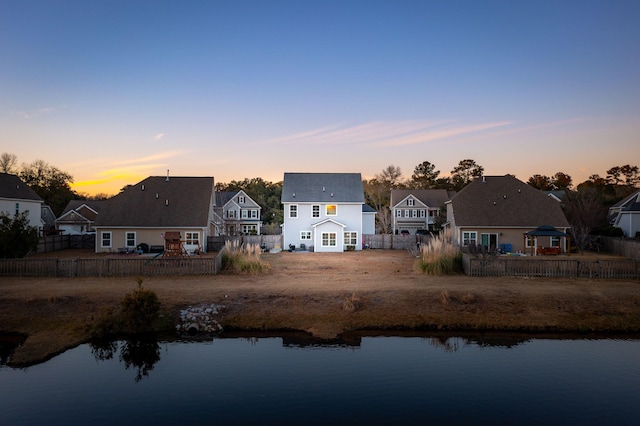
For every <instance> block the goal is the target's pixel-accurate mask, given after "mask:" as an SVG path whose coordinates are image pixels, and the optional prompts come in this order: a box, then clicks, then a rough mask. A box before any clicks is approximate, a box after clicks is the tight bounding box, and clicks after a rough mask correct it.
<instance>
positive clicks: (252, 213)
mask: <svg viewBox="0 0 640 426" xmlns="http://www.w3.org/2000/svg"><path fill="white" fill-rule="evenodd" d="M249 212H250V213H251V219H257V218H258V210H249Z"/></svg>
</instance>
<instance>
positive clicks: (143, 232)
mask: <svg viewBox="0 0 640 426" xmlns="http://www.w3.org/2000/svg"><path fill="white" fill-rule="evenodd" d="M104 232H111V247H102V233H104ZM128 232H134V233H135V234H136V241H135V243H136V246H137V245H138V244H142V243H145V244H148V245H149V246H163V247H164V245H165V241H164V233H165V232H180V235H181V237H182V239H183V240H184V238H185V236H186V233H187V232H198V233H199V241H200V247H201V250H202V251H203V252H206V249H207V247H206V245H207V237H208V236H209V231H208V229H203V228H108V227H107V228H100V229H98V231H97V233H96V253H114V252H118V249H119V248H124V247H127V240H126V238H127V233H128ZM129 248H131V247H129ZM187 249H193V247H187Z"/></svg>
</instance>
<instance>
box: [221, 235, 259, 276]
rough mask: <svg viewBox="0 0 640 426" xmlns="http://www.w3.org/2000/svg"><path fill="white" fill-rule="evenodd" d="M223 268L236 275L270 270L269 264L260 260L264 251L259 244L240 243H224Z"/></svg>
mask: <svg viewBox="0 0 640 426" xmlns="http://www.w3.org/2000/svg"><path fill="white" fill-rule="evenodd" d="M224 247H225V250H224V253H223V255H222V268H223V269H224V270H225V271H231V272H236V273H249V274H256V273H260V272H262V271H263V270H265V269H269V264H268V263H265V262H263V261H262V260H261V259H260V256H261V255H262V249H261V248H260V246H259V245H258V244H240V243H239V242H238V241H227V242H225V243H224Z"/></svg>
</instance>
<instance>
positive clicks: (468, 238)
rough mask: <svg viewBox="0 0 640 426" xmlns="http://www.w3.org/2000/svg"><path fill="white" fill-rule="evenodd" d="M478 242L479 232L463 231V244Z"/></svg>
mask: <svg viewBox="0 0 640 426" xmlns="http://www.w3.org/2000/svg"><path fill="white" fill-rule="evenodd" d="M477 243H478V233H477V232H475V231H473V232H463V233H462V245H463V246H469V245H476V244H477Z"/></svg>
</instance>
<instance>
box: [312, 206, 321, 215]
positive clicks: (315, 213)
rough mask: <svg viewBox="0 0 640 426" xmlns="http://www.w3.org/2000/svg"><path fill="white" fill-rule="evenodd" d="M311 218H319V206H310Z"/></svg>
mask: <svg viewBox="0 0 640 426" xmlns="http://www.w3.org/2000/svg"><path fill="white" fill-rule="evenodd" d="M311 217H320V205H319V204H314V205H313V206H311Z"/></svg>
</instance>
